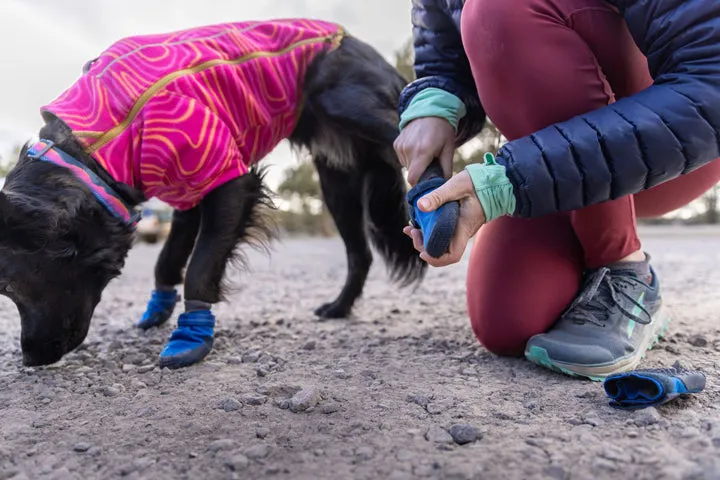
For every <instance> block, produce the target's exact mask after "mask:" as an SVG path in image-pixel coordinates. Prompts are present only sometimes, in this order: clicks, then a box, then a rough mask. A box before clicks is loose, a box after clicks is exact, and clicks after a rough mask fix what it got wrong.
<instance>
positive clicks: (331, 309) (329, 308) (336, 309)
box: [315, 302, 351, 318]
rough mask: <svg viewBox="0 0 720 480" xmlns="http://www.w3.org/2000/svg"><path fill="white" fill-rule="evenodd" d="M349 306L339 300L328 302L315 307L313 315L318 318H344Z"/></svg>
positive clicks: (348, 313) (347, 313)
mask: <svg viewBox="0 0 720 480" xmlns="http://www.w3.org/2000/svg"><path fill="white" fill-rule="evenodd" d="M350 310H351V308H350V307H348V306H346V305H343V304H341V303H339V302H330V303H326V304H324V305H321V306H319V307H318V308H316V309H315V315H317V316H318V317H320V318H346V317H347V316H348V315H350Z"/></svg>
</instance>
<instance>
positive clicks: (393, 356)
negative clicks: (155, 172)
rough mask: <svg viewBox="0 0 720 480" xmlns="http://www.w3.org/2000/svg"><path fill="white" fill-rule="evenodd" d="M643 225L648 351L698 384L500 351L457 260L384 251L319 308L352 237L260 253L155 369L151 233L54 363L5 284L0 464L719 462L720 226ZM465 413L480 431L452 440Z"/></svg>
mask: <svg viewBox="0 0 720 480" xmlns="http://www.w3.org/2000/svg"><path fill="white" fill-rule="evenodd" d="M648 233H649V234H648V236H647V237H646V247H647V248H648V249H649V250H650V251H651V252H652V253H653V255H654V259H655V262H654V263H655V266H656V269H657V270H658V272H659V274H660V275H661V279H662V281H663V282H664V292H665V297H666V300H667V301H668V303H669V304H670V305H671V308H672V311H673V312H674V317H675V321H674V323H673V326H672V327H671V330H670V337H669V339H668V340H667V341H664V342H661V343H660V344H659V347H658V348H656V349H655V350H653V351H652V352H651V353H650V354H649V355H648V358H647V362H646V365H648V366H664V365H671V364H672V363H673V362H674V361H675V360H677V359H680V360H681V361H682V363H683V364H684V365H687V366H690V367H694V368H698V369H701V370H703V371H704V372H706V374H707V376H708V388H707V389H706V391H705V392H704V393H703V394H701V395H698V396H696V397H694V398H692V399H689V400H683V401H678V402H676V403H673V404H671V405H668V406H665V407H661V408H658V409H657V410H656V409H648V410H643V411H640V412H637V413H625V412H618V411H615V410H613V409H612V408H610V407H609V406H608V405H607V401H606V398H605V396H604V394H603V391H602V387H601V385H600V384H597V383H592V382H585V381H579V380H572V379H569V378H566V377H563V376H560V375H558V374H554V373H552V372H547V371H544V370H542V369H540V368H537V367H535V366H532V365H530V364H528V363H527V362H525V361H523V360H520V359H501V358H497V357H494V356H492V355H490V354H488V353H487V352H485V351H484V350H483V349H482V348H481V347H479V346H478V345H477V343H476V341H475V338H474V337H473V335H472V332H471V330H470V327H469V324H468V322H467V320H466V318H465V314H464V290H463V289H464V271H465V266H464V265H461V266H457V267H454V268H446V269H442V270H435V271H432V272H431V274H430V275H429V277H428V278H427V280H426V281H425V283H424V284H423V285H422V287H421V288H420V289H419V290H418V291H417V292H415V293H412V292H408V291H405V292H401V291H398V290H395V289H394V288H392V287H389V286H388V284H387V283H386V282H385V276H384V272H383V270H382V267H381V265H380V262H377V264H376V265H375V268H374V269H373V272H372V275H371V279H370V281H369V283H368V286H367V290H366V295H365V297H364V301H363V302H362V303H361V305H360V306H359V308H358V309H357V310H356V315H355V317H354V318H352V319H350V320H347V321H332V322H318V321H317V320H316V319H314V318H313V316H312V315H311V313H310V312H311V311H312V308H313V307H315V306H317V305H319V304H321V303H323V302H324V301H326V300H328V299H329V298H330V297H331V296H332V295H334V294H335V293H336V291H337V289H338V287H339V282H341V281H342V279H343V275H344V271H345V267H344V259H343V247H342V244H341V242H340V241H339V240H287V241H285V243H284V244H282V245H281V244H276V247H275V252H274V254H273V256H272V258H271V260H269V261H268V260H267V259H266V258H265V257H263V256H262V255H260V254H254V253H253V254H251V255H250V259H251V265H252V268H253V272H252V274H250V275H244V276H241V277H240V278H241V280H240V285H241V287H242V289H241V291H239V292H238V293H237V294H235V295H234V296H233V301H232V303H231V304H228V305H222V306H221V307H220V308H218V309H217V313H218V314H219V316H218V318H219V323H220V331H219V334H218V341H217V347H216V348H215V350H214V353H213V354H212V355H211V356H210V357H209V359H208V361H206V362H204V363H203V364H201V365H198V366H195V367H193V368H189V369H186V370H182V371H176V372H170V371H167V370H165V371H162V372H161V371H159V370H158V369H157V368H155V367H154V364H155V361H156V357H157V354H158V353H159V351H160V350H161V348H162V345H163V344H164V342H165V339H166V337H167V336H168V334H169V332H170V326H169V325H168V326H167V327H165V328H163V329H161V330H160V331H158V330H153V331H150V332H148V333H147V334H142V333H140V332H138V331H137V330H135V329H134V328H132V324H133V323H134V322H135V321H136V320H137V318H138V317H139V315H140V314H141V313H142V310H143V308H144V304H145V300H146V296H147V294H148V288H149V286H150V284H151V282H150V279H151V272H152V265H153V262H154V259H155V255H156V254H157V251H158V249H157V247H148V246H143V245H141V246H138V247H137V248H136V249H135V250H134V251H133V253H132V255H131V258H130V259H129V263H128V265H127V268H126V270H125V273H124V275H123V276H122V277H121V278H120V279H118V280H116V281H114V282H113V283H112V284H111V286H110V287H109V289H108V290H107V292H106V295H105V297H104V300H103V302H102V303H101V305H100V307H99V308H98V311H97V313H96V317H95V320H94V323H93V326H92V328H91V333H90V336H89V338H88V340H87V341H86V343H85V344H84V347H82V349H81V350H80V351H78V352H75V353H73V354H71V355H69V356H68V357H67V358H66V360H65V361H64V362H63V363H62V364H60V365H57V366H55V367H54V368H47V369H37V370H35V369H25V368H22V367H21V366H20V357H19V346H18V345H19V325H18V319H17V314H16V312H15V309H14V307H13V305H12V304H11V303H10V302H9V301H8V300H5V299H2V300H1V301H0V360H2V366H0V480H5V479H8V478H12V479H16V480H20V479H33V480H34V479H50V478H57V479H65V478H72V479H74V478H78V479H110V478H118V477H121V476H124V477H126V478H147V479H153V480H156V479H158V480H159V479H166V478H168V479H176V478H178V479H179V478H187V479H202V480H210V479H224V478H248V479H250V478H253V479H254V478H292V479H314V478H328V479H345V478H358V479H392V480H400V479H410V478H446V479H451V478H452V479H465V478H468V479H470V478H473V479H475V478H477V479H480V478H483V479H492V480H495V479H504V478H509V479H515V478H517V479H536V478H537V479H540V478H548V479H585V478H592V479H602V478H613V479H626V478H627V479H631V478H634V479H719V478H720V375H719V372H720V370H719V369H718V367H719V364H720V320H719V318H718V317H719V316H720V294H718V292H720V275H718V273H717V271H718V266H719V265H720V232H718V231H716V230H710V231H705V232H704V233H703V234H702V235H696V234H695V233H694V232H693V231H692V230H686V231H685V233H684V234H680V235H678V234H676V233H675V232H674V231H672V230H669V231H668V230H666V231H662V230H651V231H649V232H648ZM301 388H304V389H307V390H306V392H304V394H305V393H307V395H306V398H305V399H304V400H305V403H303V401H297V400H298V399H297V398H296V400H295V401H290V400H289V399H290V398H291V397H293V395H294V394H295V393H296V392H297V391H298V390H299V389H301ZM301 396H302V395H301ZM315 402H318V403H317V404H316V405H315V406H313V407H311V408H310V409H308V410H305V411H302V409H303V407H305V406H307V405H308V404H309V405H312V404H314V403H315ZM455 424H468V425H471V426H473V427H475V428H476V429H477V433H478V434H479V437H480V438H479V439H478V440H477V441H474V442H471V443H468V444H465V445H458V444H457V443H455V442H453V441H452V438H451V437H450V436H449V435H448V434H447V430H449V429H450V428H449V427H451V426H452V425H455ZM458 432H459V433H458ZM453 433H455V434H456V436H457V437H458V438H460V436H462V435H461V434H463V433H464V434H465V436H466V437H468V436H469V437H473V436H474V433H475V432H474V431H473V429H472V428H467V427H466V428H465V429H459V430H458V429H457V428H456V429H455V430H453ZM428 438H429V439H430V440H428Z"/></svg>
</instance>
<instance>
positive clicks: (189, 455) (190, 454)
mask: <svg viewBox="0 0 720 480" xmlns="http://www.w3.org/2000/svg"><path fill="white" fill-rule="evenodd" d="M188 457H189V458H197V457H198V454H197V453H195V452H190V453H188Z"/></svg>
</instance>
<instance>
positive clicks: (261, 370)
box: [255, 365, 270, 377]
mask: <svg viewBox="0 0 720 480" xmlns="http://www.w3.org/2000/svg"><path fill="white" fill-rule="evenodd" d="M268 373H270V369H269V368H268V367H267V366H266V365H261V366H259V367H257V368H256V369H255V375H257V376H258V377H267V375H268Z"/></svg>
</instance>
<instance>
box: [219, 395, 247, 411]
mask: <svg viewBox="0 0 720 480" xmlns="http://www.w3.org/2000/svg"><path fill="white" fill-rule="evenodd" d="M220 408H221V409H222V410H225V411H226V412H235V411H237V410H240V408H242V403H240V401H239V400H237V399H235V398H232V397H231V398H227V399H225V400H223V401H222V402H220Z"/></svg>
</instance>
